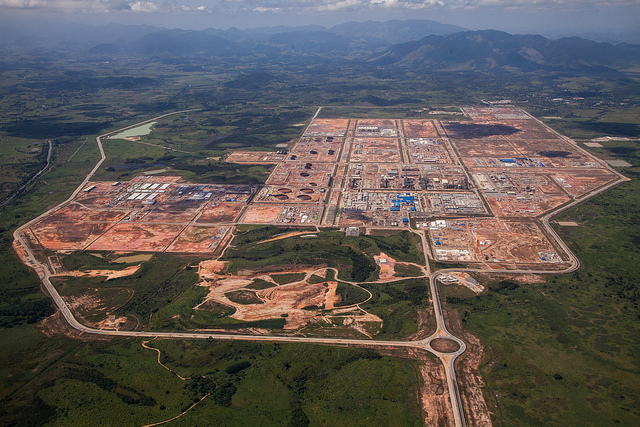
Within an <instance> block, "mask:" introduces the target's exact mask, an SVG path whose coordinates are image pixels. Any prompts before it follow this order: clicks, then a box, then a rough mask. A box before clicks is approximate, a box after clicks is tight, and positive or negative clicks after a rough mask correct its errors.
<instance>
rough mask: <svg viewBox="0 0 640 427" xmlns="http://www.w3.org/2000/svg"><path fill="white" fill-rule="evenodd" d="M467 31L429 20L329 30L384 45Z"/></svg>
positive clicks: (356, 24)
mask: <svg viewBox="0 0 640 427" xmlns="http://www.w3.org/2000/svg"><path fill="white" fill-rule="evenodd" d="M465 30H466V28H462V27H459V26H457V25H449V24H441V23H439V22H436V21H431V20H428V19H413V20H406V21H400V20H392V21H385V22H377V21H366V22H347V23H346V24H340V25H336V26H334V27H332V28H331V29H329V31H330V32H332V33H334V34H338V35H340V36H343V37H348V38H350V39H354V40H358V41H367V42H369V43H372V42H375V43H376V44H382V45H390V44H397V43H403V42H407V41H411V40H418V39H421V38H423V37H426V36H430V35H447V34H453V33H458V32H460V31H465Z"/></svg>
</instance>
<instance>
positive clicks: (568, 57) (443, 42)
mask: <svg viewBox="0 0 640 427" xmlns="http://www.w3.org/2000/svg"><path fill="white" fill-rule="evenodd" d="M0 35H2V36H3V38H2V40H3V42H2V44H3V45H4V46H5V47H11V46H19V47H21V48H29V47H37V48H39V49H43V48H44V49H54V50H57V49H60V50H73V51H76V52H83V53H85V54H88V55H89V56H90V57H104V58H106V59H108V58H110V57H114V56H137V57H156V58H167V57H172V58H196V57H219V58H228V59H239V58H245V59H250V58H253V59H256V60H260V59H261V58H262V59H265V60H272V61H273V60H282V59H288V60H292V61H298V62H299V61H311V62H317V61H320V60H331V61H340V62H345V61H346V62H350V61H352V62H354V63H356V64H361V65H363V66H379V67H401V68H412V69H428V70H443V71H446V70H455V71H464V70H475V71H489V70H507V71H508V70H521V71H535V70H588V69H594V70H605V71H606V70H607V69H624V68H629V67H634V66H638V65H640V45H632V44H627V43H619V44H610V43H602V42H594V41H590V40H586V39H582V38H578V37H567V38H561V39H557V40H553V39H548V38H545V37H543V36H540V35H511V34H508V33H505V32H501V31H494V30H483V31H467V30H465V29H464V28H462V27H458V26H455V25H447V24H441V23H438V22H435V21H431V20H405V21H399V20H392V21H386V22H374V21H367V22H351V23H345V24H339V25H336V26H333V27H331V28H326V27H323V26H318V25H308V26H302V27H283V26H278V27H262V28H254V29H247V30H239V29H237V28H230V29H227V30H219V29H213V28H209V29H205V30H199V31H196V30H182V29H164V28H159V27H152V26H144V25H121V24H109V25H104V26H98V27H91V26H86V25H72V26H65V27H64V28H55V29H53V30H51V31H48V32H47V36H46V37H42V36H38V35H37V34H36V32H34V31H33V30H29V29H28V28H27V29H24V28H11V27H5V28H4V29H3V30H0Z"/></svg>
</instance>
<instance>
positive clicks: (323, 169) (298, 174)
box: [267, 162, 335, 188]
mask: <svg viewBox="0 0 640 427" xmlns="http://www.w3.org/2000/svg"><path fill="white" fill-rule="evenodd" d="M334 169H335V166H334V165H333V164H330V163H312V162H283V163H280V164H279V165H278V166H276V168H275V169H274V170H273V172H272V173H271V175H270V176H269V179H267V184H269V185H290V186H295V187H312V188H314V187H326V186H327V185H328V183H329V179H330V178H331V174H332V173H333V170H334Z"/></svg>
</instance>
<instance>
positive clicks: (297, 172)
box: [29, 107, 616, 265]
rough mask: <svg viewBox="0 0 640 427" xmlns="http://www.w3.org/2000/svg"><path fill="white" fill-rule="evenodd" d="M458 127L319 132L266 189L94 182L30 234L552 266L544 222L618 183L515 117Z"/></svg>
mask: <svg viewBox="0 0 640 427" xmlns="http://www.w3.org/2000/svg"><path fill="white" fill-rule="evenodd" d="M462 111H463V113H464V115H465V116H466V117H465V120H461V121H442V122H441V121H439V120H437V119H411V120H402V119H397V120H392V119H348V118H337V119H326V118H316V119H314V120H313V121H312V122H311V123H310V124H309V125H308V126H307V128H306V130H305V131H304V133H303V134H302V135H301V137H300V138H299V139H298V140H297V141H296V142H295V143H294V144H291V145H290V146H287V147H286V149H282V150H280V151H277V152H251V151H236V152H231V153H229V155H228V156H227V157H226V161H227V162H237V163H245V164H275V167H274V169H273V172H272V173H271V174H270V175H269V177H268V178H267V180H266V184H265V185H263V186H254V185H219V184H193V183H186V182H183V181H182V179H181V178H180V177H179V176H171V175H167V176H161V175H156V176H139V177H136V178H134V179H132V180H131V181H129V182H91V183H89V184H87V186H86V187H85V188H84V189H83V190H82V191H80V192H79V193H78V195H77V197H76V198H75V199H74V200H73V201H72V202H71V203H68V204H67V205H65V206H63V207H61V208H59V209H58V210H55V211H53V212H51V213H50V214H49V215H48V216H46V217H44V218H43V219H41V220H40V221H39V222H37V223H35V224H33V225H32V226H31V227H30V229H29V236H30V239H31V240H32V241H33V242H35V243H36V244H38V245H40V246H41V247H43V248H46V249H49V250H54V251H73V250H90V251H116V250H119V251H132V252H165V251H166V252H175V253H215V252H216V251H218V250H219V249H220V248H222V247H224V245H225V244H226V243H227V242H228V240H229V236H231V232H232V230H233V228H234V226H236V225H238V224H274V225H294V226H295V225H300V226H309V225H312V226H338V227H344V228H347V227H365V228H368V229H375V228H390V229H395V228H398V229H402V228H404V229H413V230H416V231H417V232H419V233H426V234H425V238H426V239H427V241H428V242H429V247H430V251H431V253H430V254H428V255H429V256H430V257H432V258H433V259H434V260H437V261H443V262H446V261H455V262H461V261H463V262H471V263H474V262H478V263H491V264H492V265H497V264H501V263H504V264H514V263H515V264H517V263H526V264H531V263H534V264H535V263H538V264H547V265H551V264H558V263H561V262H562V261H563V259H562V255H561V254H560V252H559V251H558V249H557V248H554V247H553V245H552V244H551V243H550V241H549V239H548V238H547V236H545V234H544V233H543V232H542V228H541V227H540V224H539V222H540V218H541V217H542V216H543V215H545V214H546V213H548V212H550V211H551V210H553V209H555V208H558V207H561V206H563V205H565V204H567V203H570V202H571V201H573V200H576V199H577V198H580V197H581V196H583V195H585V194H587V193H589V192H592V191H594V190H596V189H598V188H600V187H602V186H604V185H606V184H608V183H610V182H612V181H614V180H615V179H616V175H615V174H614V173H613V172H612V171H611V170H610V169H609V168H608V166H607V165H606V164H604V163H603V162H601V161H599V160H598V159H596V158H594V157H592V156H591V155H589V154H588V153H587V152H585V151H584V150H582V149H580V148H579V147H578V146H577V145H576V144H575V143H573V142H572V141H570V140H568V139H566V138H564V137H562V136H561V135H558V134H556V133H555V132H554V131H553V130H551V129H549V128H548V127H546V126H545V125H543V124H542V123H541V122H539V121H538V120H536V119H534V118H533V117H531V116H529V114H527V113H526V112H525V111H523V110H521V109H519V108H515V107H470V108H464V109H463V110H462Z"/></svg>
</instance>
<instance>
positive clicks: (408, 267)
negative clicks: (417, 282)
mask: <svg viewBox="0 0 640 427" xmlns="http://www.w3.org/2000/svg"><path fill="white" fill-rule="evenodd" d="M394 270H395V272H396V274H397V275H398V276H400V277H418V276H422V275H424V272H423V271H422V269H421V268H420V267H418V266H417V265H413V264H396V265H395V268H394Z"/></svg>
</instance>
